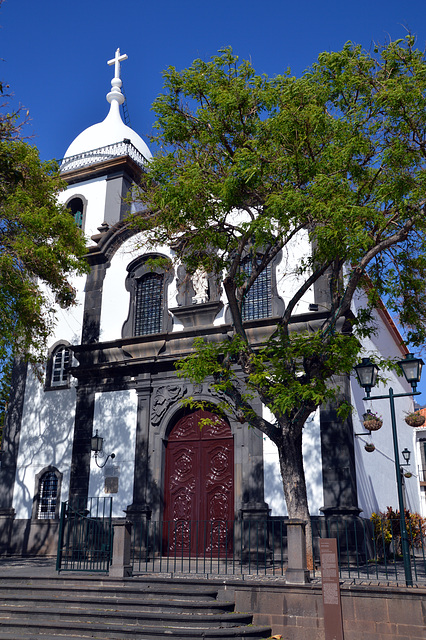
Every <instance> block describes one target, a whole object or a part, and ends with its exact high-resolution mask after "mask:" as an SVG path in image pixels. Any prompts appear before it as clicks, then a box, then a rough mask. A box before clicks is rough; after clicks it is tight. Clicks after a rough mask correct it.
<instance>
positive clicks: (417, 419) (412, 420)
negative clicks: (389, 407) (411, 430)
mask: <svg viewBox="0 0 426 640" xmlns="http://www.w3.org/2000/svg"><path fill="white" fill-rule="evenodd" d="M425 420H426V418H425V417H424V416H422V414H421V413H419V412H418V411H412V412H411V413H407V415H406V416H405V422H406V423H407V424H408V425H409V426H410V427H421V426H422V425H424V423H425Z"/></svg>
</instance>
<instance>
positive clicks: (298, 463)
mask: <svg viewBox="0 0 426 640" xmlns="http://www.w3.org/2000/svg"><path fill="white" fill-rule="evenodd" d="M277 446H278V455H279V460H280V471H281V477H282V481H283V488H284V497H285V501H286V504H287V510H288V515H289V518H297V519H300V520H304V521H305V522H306V559H307V564H308V569H310V570H312V569H313V568H314V559H313V551H312V526H311V517H310V514H309V508H308V497H307V493H306V482H305V472H304V468H303V456H302V432H300V434H297V433H295V432H294V430H293V429H291V428H289V427H287V426H286V427H283V429H282V436H281V443H280V444H277Z"/></svg>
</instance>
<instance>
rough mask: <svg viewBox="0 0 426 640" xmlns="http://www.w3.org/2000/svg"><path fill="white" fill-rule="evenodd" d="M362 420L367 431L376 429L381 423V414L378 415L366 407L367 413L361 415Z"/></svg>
mask: <svg viewBox="0 0 426 640" xmlns="http://www.w3.org/2000/svg"><path fill="white" fill-rule="evenodd" d="M362 417H363V420H364V428H365V429H367V430H368V431H378V429H380V428H381V426H382V424H383V420H382V416H379V415H378V414H377V413H375V412H374V411H371V409H367V413H364V415H363V416H362Z"/></svg>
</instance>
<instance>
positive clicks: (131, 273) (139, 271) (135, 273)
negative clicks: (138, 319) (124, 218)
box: [121, 253, 174, 338]
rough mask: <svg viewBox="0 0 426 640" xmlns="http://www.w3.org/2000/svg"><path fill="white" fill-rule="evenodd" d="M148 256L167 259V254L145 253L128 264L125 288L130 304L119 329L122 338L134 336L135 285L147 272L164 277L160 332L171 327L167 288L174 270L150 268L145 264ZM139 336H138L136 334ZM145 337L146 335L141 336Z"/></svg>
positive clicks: (167, 330)
mask: <svg viewBox="0 0 426 640" xmlns="http://www.w3.org/2000/svg"><path fill="white" fill-rule="evenodd" d="M150 258H165V259H166V260H167V259H168V258H167V256H164V255H162V254H159V253H147V254H144V255H143V256H139V257H138V258H136V260H133V261H132V262H131V263H130V264H129V265H128V266H127V271H128V276H127V278H126V283H125V284H126V289H127V291H129V292H130V306H129V315H128V316H127V319H126V320H125V322H124V324H123V328H122V330H121V335H122V337H123V338H130V337H131V336H134V334H135V329H134V322H135V312H136V285H137V281H138V280H140V279H141V278H142V277H143V276H144V275H146V274H147V273H156V274H161V275H163V277H164V281H163V313H162V331H161V333H163V332H165V333H167V332H169V331H171V330H172V327H173V319H172V317H171V315H170V314H169V312H168V309H167V289H168V286H169V284H170V282H171V281H172V280H173V277H174V270H173V269H172V268H170V269H169V270H168V271H164V269H160V268H152V267H150V266H149V265H147V261H148V260H149V259H150ZM147 335H154V336H155V335H159V334H147ZM137 337H139V336H137ZM143 337H146V336H143Z"/></svg>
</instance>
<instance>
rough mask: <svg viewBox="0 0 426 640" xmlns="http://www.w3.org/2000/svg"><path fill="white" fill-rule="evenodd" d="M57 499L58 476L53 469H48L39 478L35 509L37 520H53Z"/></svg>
mask: <svg viewBox="0 0 426 640" xmlns="http://www.w3.org/2000/svg"><path fill="white" fill-rule="evenodd" d="M57 499H58V477H57V474H56V473H55V472H54V471H48V472H47V473H45V474H44V475H43V476H42V477H41V478H40V485H39V502H38V509H37V518H38V519H39V520H53V519H54V518H56V512H57V510H56V503H57Z"/></svg>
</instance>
